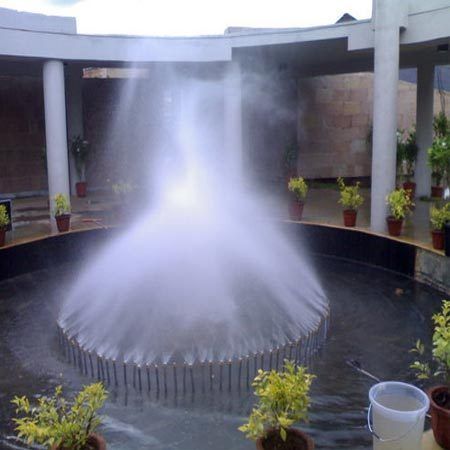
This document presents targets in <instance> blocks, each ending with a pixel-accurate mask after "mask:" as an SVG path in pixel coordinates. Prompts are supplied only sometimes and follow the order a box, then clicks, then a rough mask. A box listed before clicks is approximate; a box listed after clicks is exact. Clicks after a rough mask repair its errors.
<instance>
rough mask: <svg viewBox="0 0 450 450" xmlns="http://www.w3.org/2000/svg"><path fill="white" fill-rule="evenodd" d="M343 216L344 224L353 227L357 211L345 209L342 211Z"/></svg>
mask: <svg viewBox="0 0 450 450" xmlns="http://www.w3.org/2000/svg"><path fill="white" fill-rule="evenodd" d="M342 214H343V216H344V225H345V226H346V227H354V226H355V225H356V216H357V214H358V212H357V211H356V210H354V209H345V210H344V211H342Z"/></svg>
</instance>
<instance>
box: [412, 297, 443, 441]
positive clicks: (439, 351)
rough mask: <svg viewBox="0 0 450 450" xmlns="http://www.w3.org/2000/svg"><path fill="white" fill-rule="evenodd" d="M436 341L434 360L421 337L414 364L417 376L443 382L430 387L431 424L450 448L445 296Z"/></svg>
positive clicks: (436, 316)
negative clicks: (426, 354)
mask: <svg viewBox="0 0 450 450" xmlns="http://www.w3.org/2000/svg"><path fill="white" fill-rule="evenodd" d="M432 320H433V324H434V330H433V344H432V357H431V361H427V360H425V357H424V355H425V345H424V344H423V343H422V342H421V341H420V340H418V341H417V342H416V345H415V347H414V348H413V349H412V350H411V351H412V352H413V353H416V354H417V355H418V358H417V360H416V361H414V362H413V364H411V368H412V369H414V370H415V371H416V374H417V378H418V379H421V380H428V379H430V378H433V379H435V380H437V381H440V382H442V383H443V384H442V385H438V386H435V387H433V388H431V389H430V391H429V396H430V411H431V426H432V428H433V433H434V437H435V440H436V442H437V443H438V444H439V445H440V446H441V447H443V448H450V301H449V300H443V301H442V308H441V310H440V311H439V312H438V313H436V314H434V315H433V316H432Z"/></svg>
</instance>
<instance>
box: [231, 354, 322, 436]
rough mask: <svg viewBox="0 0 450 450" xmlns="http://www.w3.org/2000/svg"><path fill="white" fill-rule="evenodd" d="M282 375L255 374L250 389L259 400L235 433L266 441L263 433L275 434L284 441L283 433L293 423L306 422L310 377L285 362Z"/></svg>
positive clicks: (267, 372) (303, 371)
mask: <svg viewBox="0 0 450 450" xmlns="http://www.w3.org/2000/svg"><path fill="white" fill-rule="evenodd" d="M284 368H285V370H284V372H281V373H278V372H276V371H275V370H271V371H263V370H261V369H260V370H259V371H258V375H257V376H256V377H255V379H254V381H253V384H252V386H253V387H254V389H255V395H256V396H257V397H258V398H259V400H258V403H257V404H256V406H255V407H254V408H253V411H252V413H251V414H250V417H249V419H248V422H247V423H246V424H245V425H242V426H241V427H239V430H240V431H242V432H243V433H245V435H246V437H248V438H249V439H253V440H256V439H258V438H264V437H266V434H267V431H268V430H271V429H275V430H277V431H279V433H280V436H281V439H282V440H283V441H286V437H287V429H288V428H289V427H291V426H292V425H293V424H294V423H295V422H299V421H306V420H307V414H308V408H309V403H310V399H309V389H310V386H311V383H312V380H313V379H314V376H313V375H311V374H309V373H307V371H306V368H305V367H302V366H296V365H295V364H294V363H292V362H290V361H287V360H286V361H285V366H284Z"/></svg>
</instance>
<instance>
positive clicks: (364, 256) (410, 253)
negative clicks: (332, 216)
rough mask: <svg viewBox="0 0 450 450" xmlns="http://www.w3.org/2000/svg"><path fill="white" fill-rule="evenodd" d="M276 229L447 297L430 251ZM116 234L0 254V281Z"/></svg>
mask: <svg viewBox="0 0 450 450" xmlns="http://www.w3.org/2000/svg"><path fill="white" fill-rule="evenodd" d="M281 227H282V229H283V230H284V231H286V233H287V235H288V236H289V238H290V239H291V240H292V241H293V242H294V243H295V242H297V243H301V245H303V248H304V249H305V250H306V251H307V252H311V253H314V254H319V255H324V256H332V257H337V258H345V259H348V260H351V261H355V262H359V263H362V264H368V265H371V266H375V267H380V268H383V269H386V270H390V271H393V272H397V273H400V274H403V275H406V276H409V277H411V278H414V279H416V280H417V281H419V282H421V283H424V284H426V285H429V286H431V287H433V288H436V289H438V290H440V291H442V292H444V293H446V294H450V258H447V257H445V256H444V255H442V254H440V253H437V252H435V251H432V250H428V249H425V248H422V247H420V246H418V245H415V244H413V243H409V242H405V241H402V240H399V239H392V238H390V237H388V236H384V235H378V234H374V233H371V232H370V231H365V230H359V229H349V228H344V227H338V226H330V225H323V224H308V223H300V222H290V221H284V222H282V223H281ZM120 233H121V228H107V229H105V228H101V229H100V228H92V229H86V230H78V231H73V232H68V233H62V234H57V235H52V236H45V237H42V238H40V239H34V240H30V241H29V242H23V243H18V244H16V245H14V244H13V245H9V246H7V247H4V248H1V249H0V281H2V280H5V279H8V278H13V277H16V276H19V275H22V274H25V273H28V272H33V271H36V270H40V269H51V268H52V267H57V266H59V265H61V264H64V263H67V262H70V261H74V262H77V261H80V260H82V259H85V258H87V257H89V256H90V255H92V254H94V253H95V252H96V251H97V249H98V248H100V247H101V246H102V245H104V244H106V242H107V241H108V240H109V239H110V238H113V237H115V236H117V235H120Z"/></svg>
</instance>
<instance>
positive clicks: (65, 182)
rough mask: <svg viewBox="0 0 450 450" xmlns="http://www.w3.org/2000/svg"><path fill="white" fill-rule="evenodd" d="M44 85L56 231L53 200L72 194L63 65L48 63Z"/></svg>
mask: <svg viewBox="0 0 450 450" xmlns="http://www.w3.org/2000/svg"><path fill="white" fill-rule="evenodd" d="M43 81H44V107H45V138H46V149H47V173H48V194H49V197H50V209H51V217H52V228H54V227H55V220H54V218H53V209H54V201H53V198H54V196H55V195H56V194H58V193H62V194H64V195H66V196H69V194H70V189H69V162H68V153H67V132H66V98H65V90H64V65H63V63H62V62H61V61H46V62H45V63H44V67H43Z"/></svg>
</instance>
